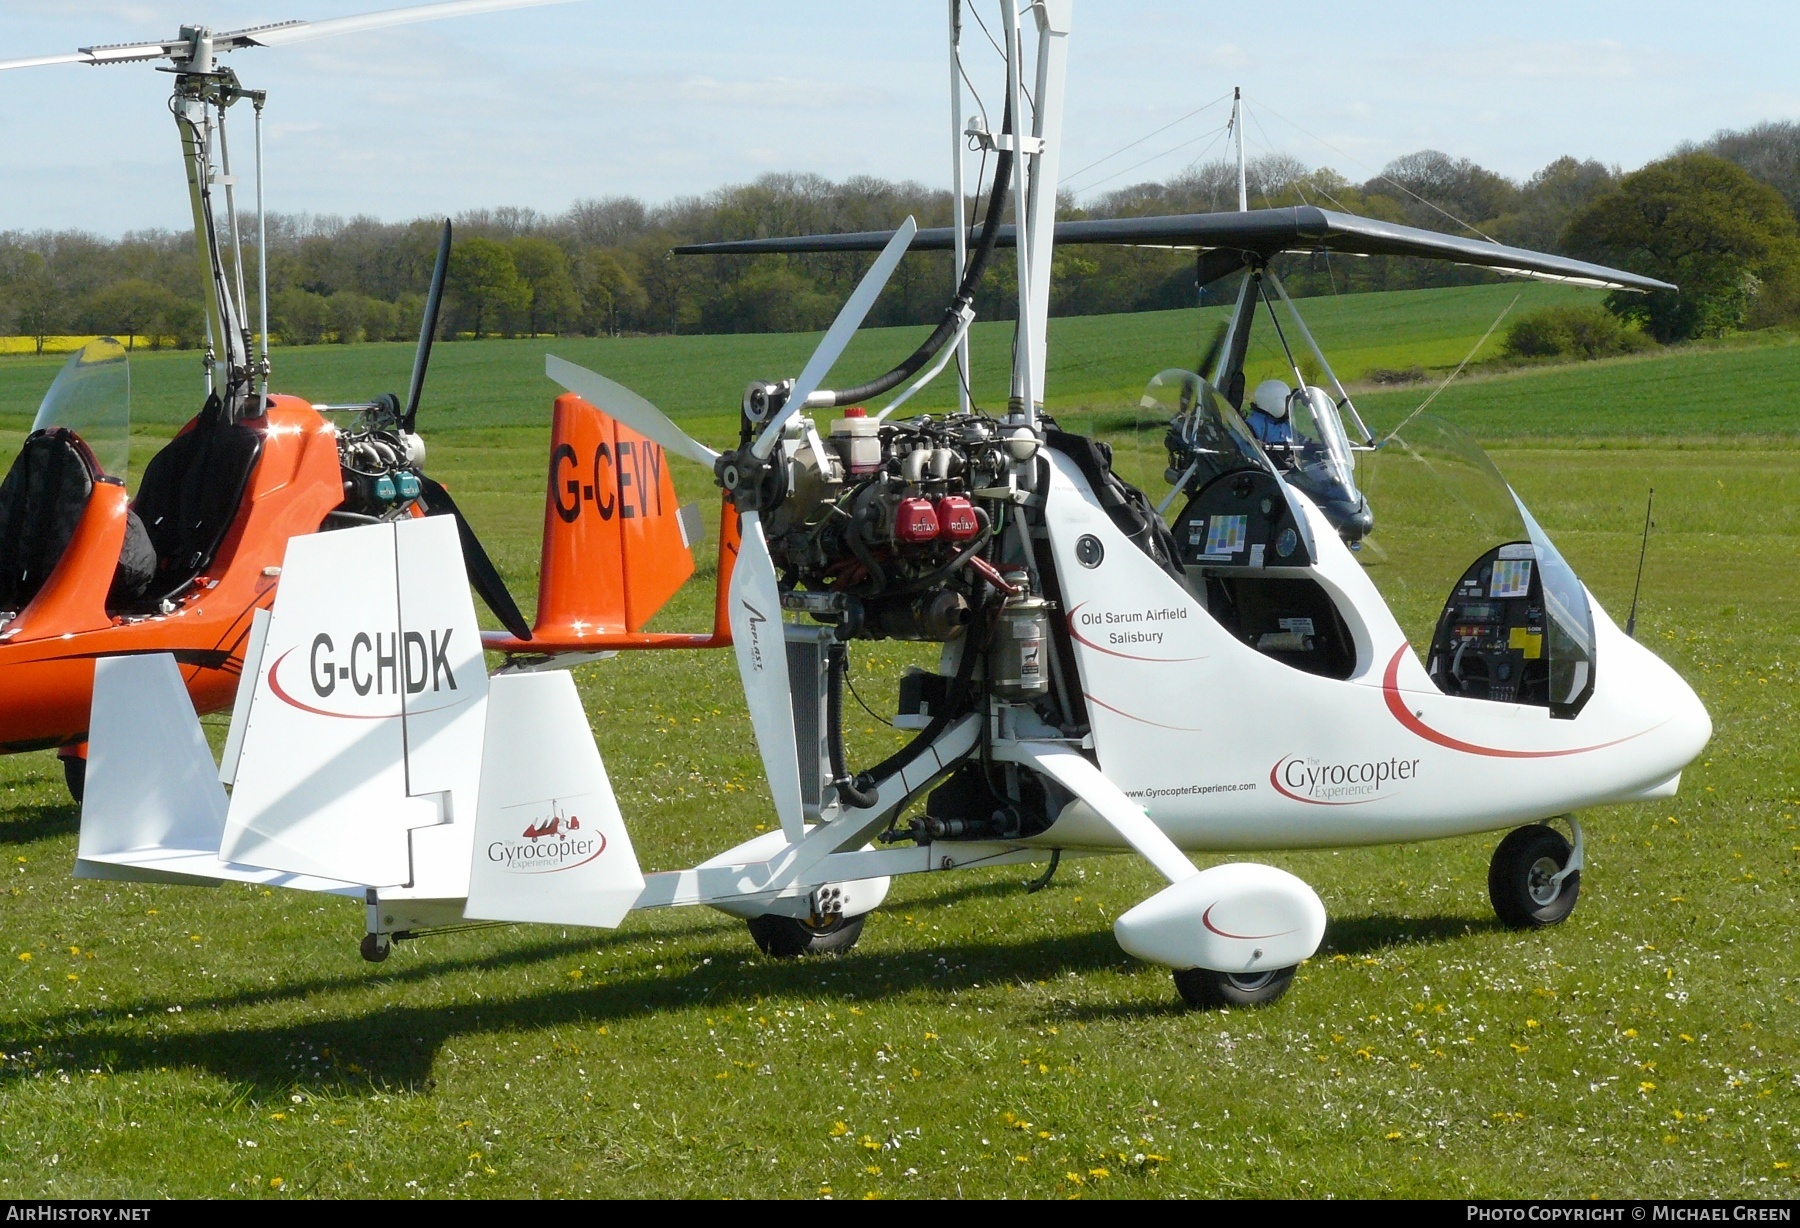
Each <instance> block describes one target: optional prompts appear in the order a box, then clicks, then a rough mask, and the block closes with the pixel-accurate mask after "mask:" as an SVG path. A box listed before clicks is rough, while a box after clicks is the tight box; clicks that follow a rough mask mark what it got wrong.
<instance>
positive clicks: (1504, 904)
mask: <svg viewBox="0 0 1800 1228" xmlns="http://www.w3.org/2000/svg"><path fill="white" fill-rule="evenodd" d="M1570 851H1571V850H1570V848H1569V842H1568V841H1567V840H1565V839H1563V837H1562V833H1561V832H1559V831H1557V830H1556V829H1555V828H1552V827H1546V826H1545V825H1544V824H1542V823H1533V824H1531V825H1530V826H1529V827H1521V828H1518V829H1516V830H1514V831H1512V832H1509V833H1508V834H1507V837H1506V839H1504V840H1502V841H1501V842H1500V847H1499V848H1497V849H1495V850H1494V859H1493V861H1491V862H1490V863H1488V898H1489V899H1490V900H1492V901H1493V902H1494V912H1495V914H1496V915H1498V916H1499V918H1500V920H1501V922H1502V923H1503V924H1505V925H1507V926H1509V927H1511V928H1512V929H1516V930H1534V929H1543V928H1544V927H1545V926H1547V925H1555V924H1556V923H1557V922H1559V921H1561V920H1562V919H1563V918H1564V917H1567V916H1568V915H1569V914H1570V913H1572V912H1574V911H1575V899H1576V897H1577V896H1579V895H1580V894H1581V871H1580V870H1574V871H1571V872H1570V873H1569V874H1567V875H1564V876H1563V877H1562V878H1561V879H1560V880H1558V878H1557V875H1559V874H1562V870H1563V867H1564V866H1566V865H1568V864H1569V854H1570Z"/></svg>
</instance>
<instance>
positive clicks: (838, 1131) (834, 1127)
mask: <svg viewBox="0 0 1800 1228" xmlns="http://www.w3.org/2000/svg"><path fill="white" fill-rule="evenodd" d="M848 1133H850V1127H849V1126H846V1125H845V1124H844V1123H843V1122H841V1121H834V1122H832V1123H831V1137H832V1138H843V1137H844V1136H845V1135H846V1134H848Z"/></svg>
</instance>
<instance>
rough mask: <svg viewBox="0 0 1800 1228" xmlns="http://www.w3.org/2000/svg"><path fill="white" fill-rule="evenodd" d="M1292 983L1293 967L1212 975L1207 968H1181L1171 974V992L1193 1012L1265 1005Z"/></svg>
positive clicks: (1210, 970) (1215, 973) (1213, 973)
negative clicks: (1178, 995) (1173, 990)
mask: <svg viewBox="0 0 1800 1228" xmlns="http://www.w3.org/2000/svg"><path fill="white" fill-rule="evenodd" d="M1293 983H1294V966H1293V965H1291V964H1290V965H1289V966H1288V967H1286V968H1271V969H1269V970H1268V971H1267V972H1214V971H1213V970H1212V969H1210V968H1181V969H1178V970H1177V971H1176V973H1175V992H1176V993H1179V994H1180V995H1181V1000H1182V1001H1183V1002H1185V1003H1187V1004H1188V1005H1189V1006H1191V1007H1193V1008H1194V1009H1195V1010H1202V1011H1210V1010H1218V1009H1219V1008H1220V1007H1225V1006H1267V1005H1269V1003H1271V1002H1273V1001H1275V999H1277V998H1279V997H1280V996H1281V995H1282V994H1284V993H1286V992H1287V991H1288V986H1290V985H1292V984H1293Z"/></svg>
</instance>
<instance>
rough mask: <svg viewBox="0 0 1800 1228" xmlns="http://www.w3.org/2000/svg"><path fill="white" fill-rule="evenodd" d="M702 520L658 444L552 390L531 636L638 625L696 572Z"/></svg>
mask: <svg viewBox="0 0 1800 1228" xmlns="http://www.w3.org/2000/svg"><path fill="white" fill-rule="evenodd" d="M698 526H699V520H698V519H697V518H692V517H687V516H685V515H684V509H682V508H681V507H680V506H679V505H678V504H677V503H676V501H675V484H674V481H673V480H672V479H671V478H670V476H669V468H668V457H667V455H666V454H665V453H664V451H663V449H662V447H661V446H660V445H658V444H656V443H653V442H651V441H650V440H648V439H646V438H644V437H643V436H642V435H639V434H638V433H637V432H636V431H633V430H631V429H630V428H629V427H626V426H622V425H620V424H619V423H617V422H615V421H613V419H611V418H610V417H608V416H607V415H606V414H603V413H601V412H600V411H599V410H598V409H595V408H594V407H593V406H592V405H589V404H588V403H587V402H586V401H583V400H582V399H581V398H580V397H577V396H575V395H574V394H572V393H568V394H564V395H563V396H560V397H557V398H556V407H555V410H554V413H553V415H552V418H551V426H550V479H549V489H548V491H547V492H546V495H545V499H544V556H543V567H542V571H541V573H540V582H539V588H538V607H537V623H536V625H535V626H534V627H533V629H532V630H533V635H534V636H539V637H543V638H547V639H551V640H566V639H571V638H579V637H581V636H583V635H596V634H609V633H610V634H616V633H619V632H635V631H637V630H639V629H641V628H642V627H643V625H644V624H645V623H647V622H649V621H650V619H651V617H652V616H653V615H654V614H655V613H656V612H657V611H658V610H660V609H662V607H663V605H664V603H666V602H667V601H668V600H669V598H670V597H672V596H674V595H675V590H676V589H678V588H680V587H681V585H682V584H683V583H684V582H685V581H686V580H687V578H688V577H689V576H691V575H693V574H694V556H693V553H692V552H691V550H690V545H691V543H692V540H693V539H695V538H697V537H698V532H697V530H698Z"/></svg>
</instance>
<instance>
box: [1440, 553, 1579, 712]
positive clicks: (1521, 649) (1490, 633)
mask: <svg viewBox="0 0 1800 1228" xmlns="http://www.w3.org/2000/svg"><path fill="white" fill-rule="evenodd" d="M1426 669H1427V671H1428V672H1429V673H1430V674H1431V680H1432V681H1433V682H1435V683H1437V685H1438V689H1439V690H1441V691H1443V692H1444V693H1445V694H1446V695H1460V696H1463V697H1464V698H1467V699H1491V700H1496V701H1500V702H1505V703H1527V704H1545V705H1548V704H1549V702H1550V693H1549V679H1550V663H1549V658H1548V656H1547V655H1546V651H1545V643H1544V597H1543V585H1542V581H1541V579H1540V577H1539V575H1538V567H1537V554H1536V551H1534V550H1533V549H1532V546H1531V543H1530V542H1510V543H1508V544H1507V545H1504V546H1497V547H1495V548H1494V549H1492V550H1490V551H1488V552H1487V553H1486V554H1484V555H1482V556H1481V557H1480V558H1479V559H1477V560H1475V563H1474V564H1473V565H1472V566H1471V567H1470V568H1469V569H1468V570H1467V571H1466V572H1464V573H1463V576H1462V579H1460V580H1458V581H1457V583H1456V587H1455V589H1453V590H1452V591H1451V593H1450V599H1449V601H1447V602H1445V603H1444V611H1443V613H1442V614H1440V615H1439V616H1438V623H1437V630H1436V632H1435V633H1434V634H1433V636H1432V639H1431V655H1430V657H1429V658H1428V659H1427V663H1426Z"/></svg>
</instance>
